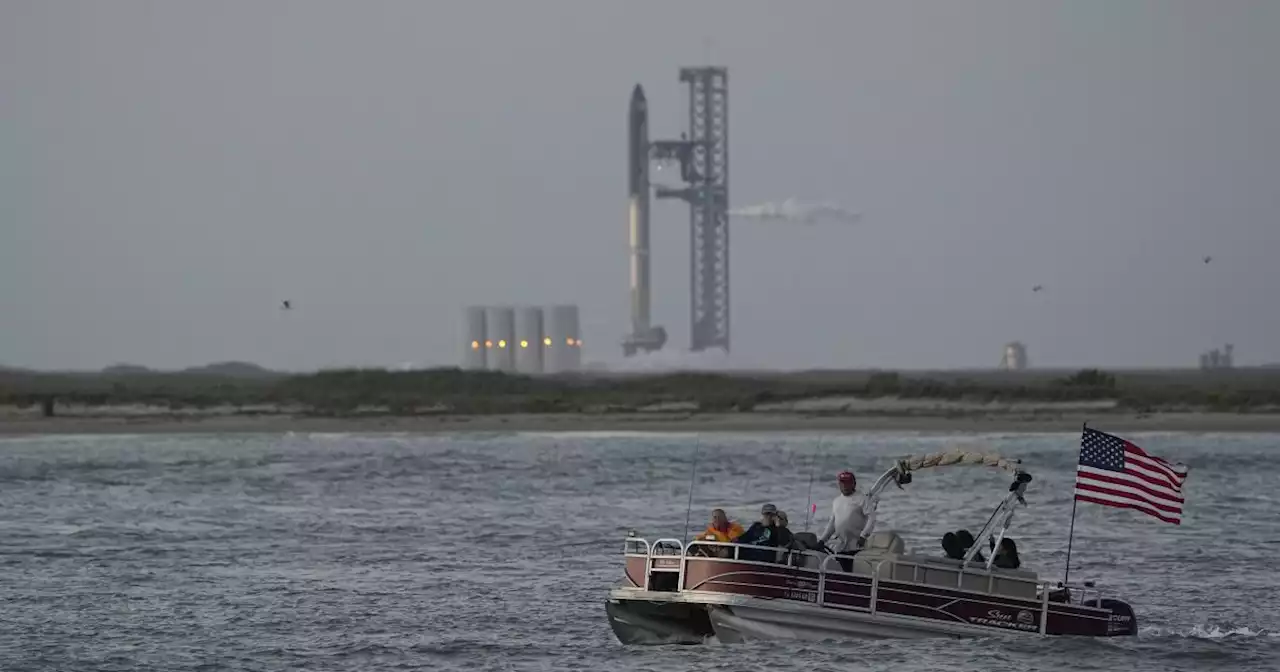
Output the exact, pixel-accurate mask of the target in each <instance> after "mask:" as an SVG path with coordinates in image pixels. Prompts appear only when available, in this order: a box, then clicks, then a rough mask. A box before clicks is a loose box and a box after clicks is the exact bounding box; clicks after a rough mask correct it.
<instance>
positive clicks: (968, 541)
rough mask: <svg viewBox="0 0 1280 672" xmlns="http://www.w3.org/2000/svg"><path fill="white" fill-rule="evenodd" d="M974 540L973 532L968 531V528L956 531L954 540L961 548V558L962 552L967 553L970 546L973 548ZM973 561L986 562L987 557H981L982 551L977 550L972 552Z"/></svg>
mask: <svg viewBox="0 0 1280 672" xmlns="http://www.w3.org/2000/svg"><path fill="white" fill-rule="evenodd" d="M974 541H975V539H974V538H973V533H971V532H969V530H959V531H957V532H956V542H957V543H959V544H960V548H961V549H963V550H962V551H961V555H960V557H962V558H963V557H964V554H966V553H968V552H969V549H970V548H973V544H974ZM973 561H974V562H986V561H987V559H986V558H984V557H982V551H978V552H977V553H974V554H973Z"/></svg>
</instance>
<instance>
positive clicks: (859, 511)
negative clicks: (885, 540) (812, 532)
mask: <svg viewBox="0 0 1280 672" xmlns="http://www.w3.org/2000/svg"><path fill="white" fill-rule="evenodd" d="M836 483H837V484H839V486H840V494H839V495H836V498H835V500H834V501H833V502H831V518H830V519H829V520H827V527H826V529H824V530H823V531H822V535H821V536H820V537H818V541H820V542H822V543H824V544H825V543H826V542H827V540H828V539H830V538H832V537H833V536H834V537H836V538H837V539H839V541H838V542H836V543H835V544H833V545H832V546H831V550H833V551H835V552H836V553H839V554H848V555H851V554H852V552H856V551H857V550H859V549H861V548H862V547H863V546H865V545H866V543H867V537H869V536H871V531H872V529H874V528H875V525H876V512H875V510H874V509H872V508H871V506H870V504H871V503H870V502H868V501H867V498H866V496H865V495H863V494H862V493H860V492H858V479H857V478H856V477H855V476H854V475H853V472H852V471H842V472H840V475H839V476H837V477H836ZM840 564H842V565H845V571H849V564H851V563H848V562H847V561H845V560H841V563H840Z"/></svg>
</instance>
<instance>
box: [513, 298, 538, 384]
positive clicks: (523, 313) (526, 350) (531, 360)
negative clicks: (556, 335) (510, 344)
mask: <svg viewBox="0 0 1280 672" xmlns="http://www.w3.org/2000/svg"><path fill="white" fill-rule="evenodd" d="M543 350H544V348H543V344H542V308H538V307H532V308H530V307H523V308H519V309H517V310H516V350H515V352H516V371H518V372H520V373H542V351H543Z"/></svg>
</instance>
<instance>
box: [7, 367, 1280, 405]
mask: <svg viewBox="0 0 1280 672" xmlns="http://www.w3.org/2000/svg"><path fill="white" fill-rule="evenodd" d="M842 398H843V399H886V398H894V399H910V400H939V401H942V400H946V401H949V402H967V403H970V404H988V405H991V404H997V405H998V404H1017V403H1050V402H1080V401H1103V400H1111V401H1113V402H1114V404H1115V407H1116V408H1118V409H1123V410H1127V411H1132V412H1154V411H1216V412H1239V413H1247V412H1272V411H1276V410H1277V409H1280V369H1267V368H1258V369H1232V370H1223V371H1196V370H1186V371H1128V372H1107V371H1101V370H1096V369H1088V370H1081V371H1075V372H1067V371H1028V372H994V371H967V372H966V371H938V372H887V371H806V372H789V373H778V372H756V373H701V372H700V373H692V372H687V373H662V374H625V375H624V374H600V373H581V374H575V375H562V376H524V375H510V374H504V373H499V372H491V371H462V370H459V369H456V368H440V369H430V370H421V371H387V370H382V369H350V370H332V371H321V372H317V373H308V374H282V373H276V372H271V371H267V370H264V369H258V368H256V367H253V366H252V365H216V366H210V367H202V368H201V369H190V370H186V371H182V372H155V371H149V370H146V369H142V368H140V367H129V366H121V367H112V368H110V369H106V370H103V371H100V372H92V373H50V372H33V371H22V370H13V369H8V370H0V406H8V407H11V408H12V407H18V408H26V409H32V408H33V407H34V408H44V409H45V411H46V413H54V412H55V409H56V408H58V407H68V406H77V407H104V408H105V407H120V406H139V405H141V406H149V407H160V408H167V409H170V410H178V409H185V410H195V409H209V408H215V407H218V408H223V409H227V408H230V409H231V410H232V412H238V413H281V412H288V413H292V414H302V415H323V416H344V415H357V414H358V415H364V414H384V415H387V414H389V415H422V414H468V415H472V414H494V413H628V412H637V411H642V410H646V409H651V408H654V407H661V406H662V405H666V406H668V407H670V406H671V405H678V406H679V407H680V408H683V409H685V410H688V411H690V412H735V411H736V412H748V411H753V410H764V409H766V408H775V409H776V408H777V407H778V405H779V404H781V403H784V402H794V401H798V400H815V399H842ZM825 412H841V411H840V410H838V407H837V410H828V411H825Z"/></svg>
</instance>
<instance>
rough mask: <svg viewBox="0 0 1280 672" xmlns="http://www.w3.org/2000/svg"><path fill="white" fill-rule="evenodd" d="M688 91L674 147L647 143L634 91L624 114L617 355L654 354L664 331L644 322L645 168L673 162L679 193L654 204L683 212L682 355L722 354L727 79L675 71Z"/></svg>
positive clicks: (720, 74) (718, 70) (694, 70)
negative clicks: (685, 313) (623, 258)
mask: <svg viewBox="0 0 1280 672" xmlns="http://www.w3.org/2000/svg"><path fill="white" fill-rule="evenodd" d="M680 82H681V83H684V84H687V85H688V87H689V97H688V105H689V126H688V130H687V131H686V132H684V133H681V137H680V139H679V140H656V141H650V140H649V127H648V103H647V101H646V100H645V96H644V89H643V88H642V87H641V86H640V85H639V84H637V85H636V86H635V88H634V89H633V90H632V93H631V103H630V107H629V109H628V127H627V136H628V156H627V173H628V189H629V194H628V195H629V198H630V204H629V205H630V212H629V220H630V221H629V229H630V231H629V233H630V256H631V333H630V334H629V335H628V336H627V337H626V338H625V339H624V340H623V342H622V348H623V354H625V355H627V356H631V355H634V354H636V353H638V352H653V351H656V350H661V349H662V347H663V346H664V345H665V344H666V340H667V334H666V330H665V329H663V328H662V327H660V326H655V325H653V324H651V321H650V299H651V289H650V277H649V197H650V190H651V185H650V182H649V165H650V163H651V162H662V163H669V162H676V163H679V165H680V178H681V181H682V182H684V184H683V185H682V186H679V187H667V186H662V187H659V188H658V189H657V190H656V191H655V192H654V194H653V195H654V196H656V197H657V198H660V199H678V200H682V201H684V202H686V203H688V204H689V247H690V254H689V325H690V338H689V349H690V350H691V351H693V352H699V351H702V350H708V349H711V348H720V349H723V350H724V351H725V352H728V351H729V343H730V341H729V317H730V315H729V89H728V82H729V73H728V69H727V68H724V67H713V66H706V67H686V68H681V69H680Z"/></svg>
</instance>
